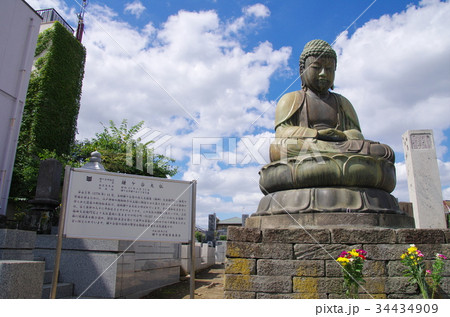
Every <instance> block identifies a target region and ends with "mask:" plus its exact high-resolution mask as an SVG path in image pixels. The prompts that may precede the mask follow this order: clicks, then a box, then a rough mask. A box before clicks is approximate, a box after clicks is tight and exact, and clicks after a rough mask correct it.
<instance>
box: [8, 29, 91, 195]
mask: <svg viewBox="0 0 450 317" xmlns="http://www.w3.org/2000/svg"><path fill="white" fill-rule="evenodd" d="M85 58H86V51H85V48H84V47H83V45H81V43H80V42H78V40H77V39H76V38H75V37H74V36H73V35H72V34H71V33H70V32H69V31H67V29H66V28H64V27H63V26H62V25H61V24H60V23H59V22H55V23H54V24H53V26H52V27H51V28H49V29H47V30H45V31H43V32H42V33H40V34H39V37H38V41H37V46H36V51H35V65H34V70H33V71H32V73H31V77H30V82H29V86H28V92H27V98H26V101H25V107H24V113H23V118H22V123H21V127H20V134H19V143H18V146H17V152H16V160H15V165H14V172H13V177H12V183H11V190H10V197H27V198H32V197H33V196H34V187H35V185H36V179H37V172H38V168H39V161H40V159H42V154H43V153H44V154H45V153H49V152H52V153H55V154H56V155H68V154H69V153H70V149H71V146H72V145H73V143H74V141H75V133H76V128H77V119H78V112H79V108H80V98H81V87H82V82H83V76H84V64H85Z"/></svg>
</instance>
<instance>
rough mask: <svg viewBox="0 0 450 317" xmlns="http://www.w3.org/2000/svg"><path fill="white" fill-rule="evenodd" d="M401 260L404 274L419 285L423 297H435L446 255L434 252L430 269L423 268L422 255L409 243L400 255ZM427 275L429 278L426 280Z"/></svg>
mask: <svg viewBox="0 0 450 317" xmlns="http://www.w3.org/2000/svg"><path fill="white" fill-rule="evenodd" d="M400 259H401V262H402V263H403V265H405V266H406V268H407V269H406V270H405V271H404V275H405V276H406V277H409V281H410V282H412V283H416V284H417V285H418V286H419V289H420V293H421V294H422V297H423V298H425V299H428V298H430V289H431V298H435V296H436V293H437V289H438V287H439V285H440V284H441V281H442V272H443V271H444V266H445V263H444V260H447V257H446V256H445V255H443V254H439V253H436V256H435V259H434V263H433V266H432V270H426V269H425V263H424V260H423V259H424V255H423V254H422V252H421V251H420V250H419V249H418V248H417V247H416V246H415V245H414V244H411V245H410V247H409V248H408V249H407V251H406V252H405V253H403V254H402V255H401V256H400ZM427 277H428V278H429V279H430V280H431V282H430V283H428V282H427Z"/></svg>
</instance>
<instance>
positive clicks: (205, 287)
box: [142, 264, 224, 299]
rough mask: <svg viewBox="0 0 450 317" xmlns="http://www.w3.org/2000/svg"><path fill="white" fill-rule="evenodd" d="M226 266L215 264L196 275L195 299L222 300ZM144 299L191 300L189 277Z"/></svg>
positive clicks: (155, 291)
mask: <svg viewBox="0 0 450 317" xmlns="http://www.w3.org/2000/svg"><path fill="white" fill-rule="evenodd" d="M223 278H224V265H223V264H215V265H213V266H211V267H210V268H208V269H205V270H203V271H200V272H197V273H196V274H195V292H194V298H195V299H222V298H224V296H223ZM142 298H143V299H189V276H188V277H182V278H181V281H180V282H179V283H176V284H172V285H169V286H166V287H163V288H160V289H157V290H154V291H153V292H151V293H150V294H148V295H146V296H144V297H142Z"/></svg>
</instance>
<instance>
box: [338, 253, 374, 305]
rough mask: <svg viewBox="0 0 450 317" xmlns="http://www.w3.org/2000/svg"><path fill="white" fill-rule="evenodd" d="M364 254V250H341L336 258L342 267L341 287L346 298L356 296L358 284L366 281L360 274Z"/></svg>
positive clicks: (365, 254) (364, 257)
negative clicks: (342, 278)
mask: <svg viewBox="0 0 450 317" xmlns="http://www.w3.org/2000/svg"><path fill="white" fill-rule="evenodd" d="M366 256H367V252H366V251H364V250H361V249H352V250H351V251H342V253H341V254H340V255H339V257H338V258H337V260H336V261H337V262H338V263H339V264H340V265H341V267H342V273H343V275H344V284H343V289H344V292H345V296H346V297H347V298H358V290H359V286H360V285H361V284H365V283H366V281H365V280H364V278H363V274H362V270H363V266H364V261H365V260H366Z"/></svg>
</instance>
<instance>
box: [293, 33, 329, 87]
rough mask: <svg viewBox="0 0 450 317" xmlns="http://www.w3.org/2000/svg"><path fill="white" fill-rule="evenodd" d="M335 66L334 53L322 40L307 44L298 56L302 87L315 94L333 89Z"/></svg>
mask: <svg viewBox="0 0 450 317" xmlns="http://www.w3.org/2000/svg"><path fill="white" fill-rule="evenodd" d="M336 64H337V56H336V52H335V51H334V50H333V48H332V47H331V45H330V44H328V43H327V42H325V41H323V40H312V41H310V42H308V43H307V44H306V45H305V48H304V49H303V52H302V54H301V55H300V77H301V79H302V87H303V88H304V89H305V88H310V89H312V90H313V91H315V92H317V93H326V92H327V91H328V89H330V88H331V89H333V84H334V73H335V71H336Z"/></svg>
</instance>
